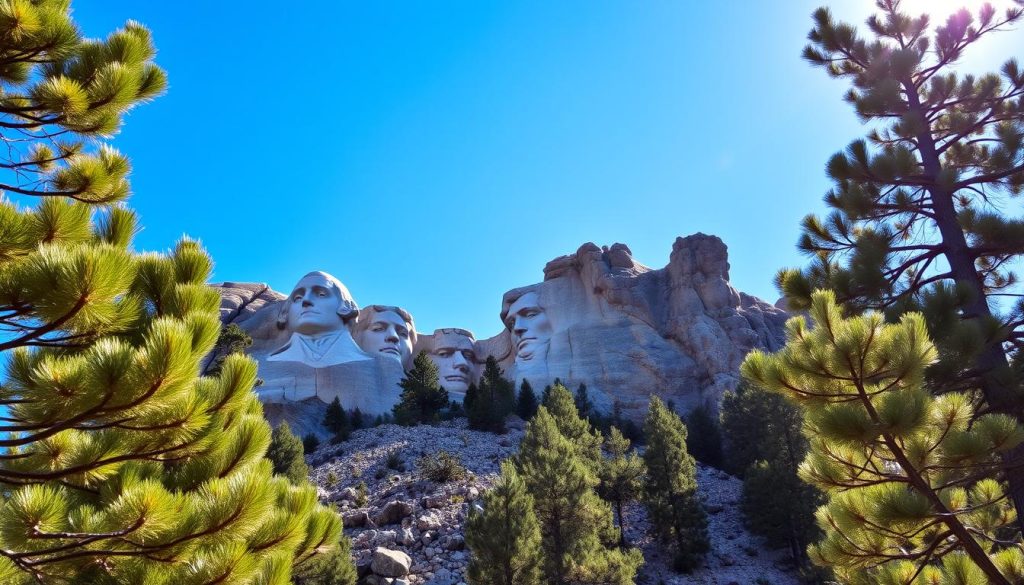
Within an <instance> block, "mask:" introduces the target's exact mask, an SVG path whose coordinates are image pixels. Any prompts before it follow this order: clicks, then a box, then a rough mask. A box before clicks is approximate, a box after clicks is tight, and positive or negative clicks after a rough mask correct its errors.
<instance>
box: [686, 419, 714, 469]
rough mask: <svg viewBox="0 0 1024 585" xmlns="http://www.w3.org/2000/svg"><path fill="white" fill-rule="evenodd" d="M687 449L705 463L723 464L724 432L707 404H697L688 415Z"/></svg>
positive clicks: (711, 464) (712, 464)
mask: <svg viewBox="0 0 1024 585" xmlns="http://www.w3.org/2000/svg"><path fill="white" fill-rule="evenodd" d="M686 449H687V451H689V453H690V455H693V458H694V459H696V460H697V461H700V462H701V463H703V464H704V465H710V466H712V467H721V465H722V433H721V430H720V429H719V428H718V419H717V418H716V417H715V416H714V415H713V414H712V412H711V409H710V408H708V406H707V405H706V404H703V403H701V404H699V405H697V407H696V408H694V409H693V410H691V411H690V414H689V415H688V416H687V417H686Z"/></svg>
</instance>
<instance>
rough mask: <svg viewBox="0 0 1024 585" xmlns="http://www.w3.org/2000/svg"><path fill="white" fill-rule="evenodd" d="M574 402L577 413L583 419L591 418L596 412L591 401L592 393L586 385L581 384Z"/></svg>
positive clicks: (574, 395)
mask: <svg viewBox="0 0 1024 585" xmlns="http://www.w3.org/2000/svg"><path fill="white" fill-rule="evenodd" d="M572 400H573V402H574V403H575V404H576V412H578V413H579V415H580V416H581V417H583V418H590V415H591V414H592V413H593V410H594V403H593V402H592V401H591V400H590V392H589V391H588V390H587V385H586V384H584V383H583V382H580V385H579V386H578V387H577V388H576V393H575V394H573V396H572Z"/></svg>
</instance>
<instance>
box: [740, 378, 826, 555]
mask: <svg viewBox="0 0 1024 585" xmlns="http://www.w3.org/2000/svg"><path fill="white" fill-rule="evenodd" d="M721 418H722V431H723V434H724V435H725V436H726V437H727V438H728V441H727V442H726V457H725V459H724V461H725V468H726V469H728V470H729V471H730V472H732V473H733V474H736V475H740V476H742V477H743V497H742V505H741V507H742V509H743V514H744V518H745V520H746V523H747V527H748V528H749V529H750V531H751V532H753V533H754V534H758V535H760V536H763V537H764V538H765V540H766V541H767V542H769V543H779V544H785V545H786V546H787V547H788V548H789V552H790V557H791V558H792V560H793V562H794V563H795V564H797V565H798V566H801V567H804V568H808V567H807V564H808V562H809V560H810V559H808V557H807V553H806V550H807V545H809V544H810V543H811V542H813V541H814V540H816V539H817V538H819V537H820V534H821V532H820V530H819V529H818V527H817V525H816V524H815V521H814V511H815V510H816V509H817V508H818V506H820V505H821V504H822V503H824V500H823V497H822V494H821V493H820V492H819V491H818V490H817V489H816V488H814V487H813V486H811V485H808V484H806V483H804V482H803V481H801V480H800V478H799V476H798V475H797V470H798V468H799V466H800V462H801V461H803V459H804V456H805V455H806V453H807V439H806V438H805V437H804V436H803V434H802V433H801V431H800V429H801V427H802V425H803V417H802V416H801V412H800V409H799V408H798V407H796V406H794V405H792V404H789V402H788V401H787V400H786V399H785V398H784V397H782V396H780V395H778V394H775V393H771V392H767V391H765V390H763V389H761V388H758V387H757V386H751V385H749V384H747V383H746V382H741V383H740V385H739V388H737V391H736V392H735V393H732V392H727V393H726V394H725V396H724V397H723V399H722V417H721Z"/></svg>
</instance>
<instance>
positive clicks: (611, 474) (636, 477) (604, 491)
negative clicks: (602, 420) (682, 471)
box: [597, 427, 646, 546]
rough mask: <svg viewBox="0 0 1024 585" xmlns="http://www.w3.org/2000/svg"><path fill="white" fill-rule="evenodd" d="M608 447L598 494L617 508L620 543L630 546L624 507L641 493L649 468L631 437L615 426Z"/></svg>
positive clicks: (602, 466)
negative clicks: (632, 442)
mask: <svg viewBox="0 0 1024 585" xmlns="http://www.w3.org/2000/svg"><path fill="white" fill-rule="evenodd" d="M604 446H605V449H606V450H607V451H608V457H606V458H605V460H604V461H603V462H602V465H601V475H600V479H601V483H600V484H599V485H598V487H597V493H598V495H600V496H601V497H602V498H603V499H604V500H605V501H607V502H610V503H611V504H612V506H613V507H614V508H615V517H616V519H617V520H618V523H619V546H626V517H625V514H623V510H622V507H623V506H624V505H625V504H627V503H628V502H632V501H633V500H636V499H637V497H638V496H639V495H640V491H641V488H642V487H643V482H642V479H643V475H644V473H645V472H646V469H645V468H644V462H643V459H641V458H640V456H639V455H637V454H636V453H635V452H630V449H629V447H630V442H629V439H627V438H626V437H624V436H623V435H622V433H621V432H620V431H619V429H618V428H616V427H612V428H611V431H610V432H609V433H608V438H607V439H605V441H604Z"/></svg>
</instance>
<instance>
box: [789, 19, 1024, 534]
mask: <svg viewBox="0 0 1024 585" xmlns="http://www.w3.org/2000/svg"><path fill="white" fill-rule="evenodd" d="M965 4H966V3H965ZM877 5H878V9H879V13H878V14H876V15H874V16H872V17H870V19H869V20H868V28H869V29H870V36H869V37H867V38H862V37H861V36H859V35H858V32H857V30H856V29H855V28H854V27H853V26H850V25H848V24H845V23H837V22H835V21H834V20H833V18H832V15H831V14H830V13H829V11H828V10H827V9H825V8H822V9H819V10H818V11H817V12H815V14H814V21H815V24H814V28H813V29H812V31H811V33H810V35H809V38H810V41H811V43H810V45H809V46H807V48H806V49H805V50H804V57H805V58H806V59H807V60H808V61H809V62H810V63H811V64H813V65H815V66H818V67H821V68H823V69H824V70H825V71H826V72H827V73H828V75H830V76H832V77H836V78H840V79H843V80H846V81H848V82H849V83H850V84H851V86H852V87H851V88H850V91H849V92H848V93H847V95H846V99H847V101H848V102H850V103H851V104H852V105H853V106H854V108H855V109H856V111H857V115H858V117H859V118H860V119H861V120H862V121H863V122H866V123H869V124H870V125H871V128H872V130H871V132H870V134H869V135H868V137H867V140H857V141H854V142H853V143H851V144H850V145H849V146H848V147H847V148H846V150H845V151H843V152H840V153H838V154H836V155H834V156H833V157H832V158H831V159H830V160H829V162H828V166H827V170H828V175H829V177H830V178H831V179H832V180H833V181H834V184H835V186H834V188H833V189H831V190H830V191H829V192H828V193H827V194H826V196H825V203H826V205H828V206H829V207H830V208H831V209H832V210H833V211H832V212H831V213H830V215H829V216H828V217H827V218H826V219H821V218H818V217H815V216H808V217H806V218H805V219H804V221H803V232H804V233H803V235H802V237H801V239H800V243H799V245H800V248H801V249H802V250H803V251H804V252H806V253H807V254H808V255H809V256H811V257H812V258H813V259H814V260H813V262H812V264H811V265H810V266H809V267H807V269H806V270H804V271H803V272H801V271H800V270H785V271H782V272H781V273H780V274H779V277H778V282H779V284H780V288H781V289H782V291H783V293H784V294H785V296H786V297H787V299H788V302H789V304H790V305H791V306H792V307H794V308H797V309H803V308H806V307H808V306H809V305H810V298H811V293H812V291H814V290H816V289H819V288H827V289H830V290H833V291H835V293H836V295H837V298H838V299H839V301H840V302H841V303H843V305H844V309H845V310H846V311H847V314H855V313H857V312H860V311H863V310H867V309H875V310H879V311H882V312H885V313H886V314H887V317H888V320H889V321H890V322H896V321H898V319H899V316H900V315H902V314H904V313H906V312H908V311H916V312H922V313H924V314H925V315H926V317H927V319H926V322H927V323H928V326H929V333H930V335H931V336H932V338H933V339H934V340H935V342H936V345H937V348H938V351H939V357H940V359H939V360H938V361H936V362H935V363H934V364H932V365H931V366H930V368H929V371H928V377H929V380H930V384H929V386H930V388H931V389H932V390H933V391H935V392H945V391H963V390H964V389H967V388H971V389H974V390H978V391H980V393H981V395H982V396H983V397H984V400H985V401H986V403H987V405H986V409H992V410H994V411H996V412H1002V413H1006V414H1010V415H1012V416H1015V417H1016V418H1017V419H1018V420H1021V418H1022V415H1024V412H1022V409H1024V400H1022V398H1024V389H1022V384H1021V379H1020V378H1019V377H1017V376H1015V375H1014V372H1013V370H1012V368H1011V367H1010V364H1009V360H1008V357H1007V348H1017V349H1019V348H1021V347H1022V346H1024V303H1021V294H1022V291H1021V289H1020V283H1019V281H1018V280H1017V278H1016V277H1015V276H1014V274H1013V272H1012V268H1013V267H1014V266H1015V265H1017V264H1018V261H1019V259H1020V258H1021V254H1022V252H1024V223H1022V222H1021V220H1020V218H1019V217H1016V216H1011V215H1010V214H1009V210H1010V209H1015V208H1014V207H1013V204H1012V201H1013V197H1015V196H1016V195H1019V194H1020V193H1021V190H1022V188H1024V107H1022V102H1021V94H1022V92H1024V71H1022V70H1021V68H1020V66H1019V65H1018V63H1017V61H1016V60H1013V59H1011V60H1010V61H1008V62H1007V63H1006V64H1005V65H1003V66H1002V68H1001V69H1000V72H999V73H998V74H997V73H988V74H984V75H968V74H964V72H963V71H962V68H961V66H960V65H959V64H958V61H959V60H960V59H961V57H963V55H965V54H966V53H967V52H968V50H969V49H971V48H972V46H973V45H975V44H976V43H977V42H978V41H980V40H981V39H983V38H986V37H988V36H990V35H991V33H993V32H995V31H999V30H1002V29H1006V28H1009V27H1011V26H1012V25H1014V24H1018V23H1020V22H1021V18H1022V15H1024V8H1021V7H1014V8H1009V9H1007V10H1006V11H1005V12H1003V13H1001V14H1000V13H997V12H996V11H995V9H993V8H992V6H991V5H990V4H988V3H985V4H980V3H979V5H980V8H979V9H978V10H977V13H976V15H972V14H971V12H969V11H968V10H961V11H959V12H957V13H956V14H953V15H952V16H950V17H949V19H948V20H947V21H946V22H945V24H942V25H940V26H937V27H934V28H933V27H932V26H931V23H930V21H929V18H928V16H927V15H922V16H916V15H915V16H911V15H908V14H905V13H904V12H903V11H902V10H901V3H900V2H899V1H896V0H880V1H879V2H878V3H877ZM1007 457H1008V459H1007V461H1006V469H1005V472H1004V474H1005V476H1006V478H1007V479H1008V481H1009V484H1010V489H1011V495H1012V498H1013V500H1014V502H1015V504H1016V507H1017V509H1019V510H1024V464H1022V463H1024V450H1022V451H1018V452H1014V453H1011V454H1007ZM1018 528H1019V529H1024V514H1020V515H1019V520H1018Z"/></svg>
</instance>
